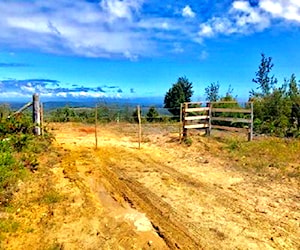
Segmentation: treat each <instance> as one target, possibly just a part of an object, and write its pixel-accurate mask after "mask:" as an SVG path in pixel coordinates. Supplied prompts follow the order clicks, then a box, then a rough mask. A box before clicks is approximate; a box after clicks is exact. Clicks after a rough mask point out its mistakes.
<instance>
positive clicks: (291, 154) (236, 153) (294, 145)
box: [224, 137, 300, 178]
mask: <svg viewBox="0 0 300 250" xmlns="http://www.w3.org/2000/svg"><path fill="white" fill-rule="evenodd" d="M224 148H225V149H226V150H228V152H229V154H230V157H231V158H232V159H233V160H234V162H235V163H236V164H235V165H238V166H239V167H243V168H244V169H250V170H256V171H267V172H273V173H276V174H279V175H286V176H288V177H296V178H298V177H299V176H300V173H299V172H300V171H299V169H300V157H299V152H300V140H298V139H283V138H274V137H266V138H260V139H258V140H254V141H252V142H246V141H242V140H239V139H238V138H227V139H226V140H224Z"/></svg>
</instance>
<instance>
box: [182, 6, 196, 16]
mask: <svg viewBox="0 0 300 250" xmlns="http://www.w3.org/2000/svg"><path fill="white" fill-rule="evenodd" d="M182 16H183V17H191V18H193V17H195V16H196V13H195V12H194V11H193V10H192V9H191V7H190V6H189V5H186V6H185V7H184V8H183V9H182Z"/></svg>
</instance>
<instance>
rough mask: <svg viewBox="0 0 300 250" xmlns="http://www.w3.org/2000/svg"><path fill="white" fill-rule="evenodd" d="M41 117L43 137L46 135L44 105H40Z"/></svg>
mask: <svg viewBox="0 0 300 250" xmlns="http://www.w3.org/2000/svg"><path fill="white" fill-rule="evenodd" d="M40 116H41V135H43V134H44V105H43V103H40Z"/></svg>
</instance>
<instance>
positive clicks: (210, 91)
mask: <svg viewBox="0 0 300 250" xmlns="http://www.w3.org/2000/svg"><path fill="white" fill-rule="evenodd" d="M219 89H220V84H219V83H218V82H217V83H214V82H213V83H211V84H210V85H209V86H208V87H206V88H205V95H206V101H210V102H216V101H218V100H219V99H220V96H219Z"/></svg>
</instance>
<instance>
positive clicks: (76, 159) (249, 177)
mask: <svg viewBox="0 0 300 250" xmlns="http://www.w3.org/2000/svg"><path fill="white" fill-rule="evenodd" d="M53 126H54V128H55V130H54V133H55V137H56V143H57V144H58V145H59V146H62V147H64V148H65V149H67V150H69V152H70V155H69V158H70V159H72V160H73V163H72V164H73V168H72V169H69V168H68V167H66V166H67V165H68V164H67V165H66V164H65V166H63V167H62V169H56V170H55V171H56V173H57V178H59V176H58V175H59V173H60V174H61V173H63V174H64V175H67V176H68V178H69V179H72V175H73V176H75V177H74V179H77V178H80V179H81V180H82V181H83V182H84V183H85V184H84V185H85V187H86V188H87V189H88V190H89V193H92V194H93V195H95V197H96V198H95V199H94V201H95V202H96V203H99V204H98V205H99V206H100V207H102V208H103V209H104V210H103V211H105V215H106V216H108V217H109V218H113V219H115V220H119V221H122V222H124V223H123V224H124V225H126V227H125V229H124V230H123V232H122V234H118V233H116V232H117V231H118V230H119V229H118V227H115V228H109V230H108V232H109V234H110V236H109V237H108V236H107V237H108V238H109V239H110V240H109V239H108V240H107V241H102V242H101V244H104V245H102V246H103V248H105V249H118V248H114V247H117V246H118V247H123V248H125V249H127V248H128V249H130V248H135V249H141V248H154V249H166V248H171V249H177V248H180V249H299V248H300V242H299V239H300V230H299V226H300V225H299V219H300V205H299V199H300V195H299V183H298V182H296V181H295V180H273V181H270V180H269V179H267V178H264V177H260V176H256V175H254V174H251V173H249V172H239V171H237V170H236V169H234V168H232V167H231V163H230V162H229V161H226V160H224V159H223V158H222V160H221V158H217V157H214V156H213V155H216V154H218V153H220V152H219V151H218V147H215V145H214V146H211V143H214V144H216V143H217V142H211V141H210V140H208V139H207V138H203V139H199V141H198V142H197V143H195V144H193V146H192V147H189V148H187V147H185V146H183V145H180V144H178V142H176V140H175V139H174V136H173V135H171V134H166V133H165V134H163V135H159V134H153V135H151V134H150V135H148V138H147V143H143V145H142V149H140V150H138V149H137V142H136V138H135V136H133V137H132V136H131V135H128V134H126V133H123V132H121V131H120V130H119V129H118V128H119V126H120V125H116V126H115V127H113V126H102V127H101V128H99V130H100V133H99V138H98V142H99V147H98V150H95V149H94V147H95V139H94V129H93V127H90V126H85V125H78V124H54V125H53ZM122 126H126V125H122ZM68 169H69V170H68ZM74 174H76V175H74ZM100 218H105V216H103V214H102V215H101V216H100ZM96 219H97V215H96V214H95V221H96ZM98 223H100V224H101V222H98ZM99 227H100V225H99ZM133 232H134V233H133ZM70 237H72V236H71V235H70ZM124 239H126V240H125V242H124ZM122 240H123V241H122ZM110 247H111V248H110Z"/></svg>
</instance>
